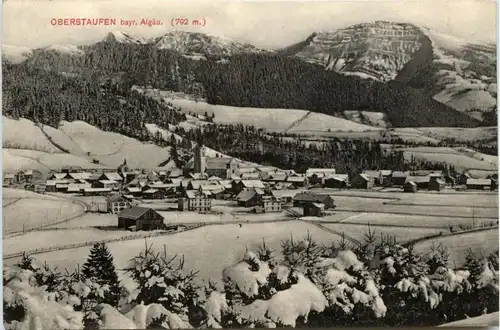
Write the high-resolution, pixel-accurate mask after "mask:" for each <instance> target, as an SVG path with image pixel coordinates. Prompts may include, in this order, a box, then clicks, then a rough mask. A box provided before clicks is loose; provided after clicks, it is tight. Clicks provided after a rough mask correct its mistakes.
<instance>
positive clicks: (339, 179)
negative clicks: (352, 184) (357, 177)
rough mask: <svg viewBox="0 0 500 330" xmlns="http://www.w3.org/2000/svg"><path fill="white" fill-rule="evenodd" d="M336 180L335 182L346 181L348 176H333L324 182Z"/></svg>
mask: <svg viewBox="0 0 500 330" xmlns="http://www.w3.org/2000/svg"><path fill="white" fill-rule="evenodd" d="M332 179H333V180H336V181H347V180H348V179H349V175H348V174H333V175H332V176H329V177H328V178H327V179H326V180H332Z"/></svg>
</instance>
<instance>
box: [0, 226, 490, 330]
mask: <svg viewBox="0 0 500 330" xmlns="http://www.w3.org/2000/svg"><path fill="white" fill-rule="evenodd" d="M449 258H450V252H449V251H448V249H447V248H446V247H444V246H443V245H438V246H435V245H432V246H431V248H430V252H429V253H419V252H416V250H415V248H414V246H413V245H412V244H411V243H410V244H402V243H400V242H398V240H397V239H396V238H395V237H392V236H390V235H385V234H383V233H382V234H378V233H376V232H375V230H372V229H371V228H370V227H368V230H367V232H365V237H364V239H362V240H361V241H360V242H358V243H351V242H349V241H348V240H346V238H345V236H342V237H341V239H340V240H338V241H336V242H332V244H331V245H322V244H319V243H318V242H317V241H315V240H314V239H313V237H312V236H311V235H310V234H307V235H306V236H305V237H303V238H299V239H297V238H294V237H293V236H290V238H288V239H285V240H283V241H282V242H281V250H280V251H276V250H273V249H271V248H270V247H269V246H268V245H267V244H266V242H265V241H263V242H262V243H261V244H260V245H259V246H258V247H257V248H256V249H255V250H253V251H247V252H246V253H245V255H244V256H242V259H241V261H239V262H237V263H236V264H234V265H232V266H229V267H228V268H226V269H224V270H223V271H222V278H221V279H219V280H218V281H217V279H210V280H208V283H207V282H204V283H203V282H202V281H200V279H199V277H198V272H197V271H193V270H188V269H186V268H185V266H184V257H180V258H179V257H178V256H177V255H169V253H168V251H167V249H166V247H164V249H163V251H162V252H160V251H156V249H153V247H152V246H151V245H148V244H147V243H146V248H145V250H143V251H142V252H140V253H139V254H138V255H137V256H135V257H133V258H132V259H131V260H130V262H129V264H128V265H127V266H126V267H125V271H126V273H127V274H128V276H129V277H130V278H131V279H132V281H133V282H134V289H133V290H132V291H131V290H130V288H125V286H124V283H123V282H121V281H120V277H119V276H118V274H117V271H116V267H115V261H114V259H113V255H112V254H111V253H110V252H109V249H108V247H107V245H106V244H102V243H99V244H96V245H94V246H93V247H92V249H91V250H90V253H89V256H88V258H87V260H86V262H85V263H84V265H83V267H82V268H81V269H79V268H78V269H76V270H75V271H74V272H73V273H70V272H68V271H66V274H64V273H62V272H60V271H58V270H57V268H52V267H50V266H49V265H47V264H44V265H42V266H41V267H40V266H39V265H37V264H36V263H35V262H34V260H33V258H32V257H30V256H28V255H24V256H23V257H22V259H21V260H20V261H19V262H18V263H17V264H16V265H15V266H14V267H9V268H8V269H6V271H5V272H4V277H3V280H4V295H3V306H4V311H3V313H4V314H3V315H4V322H5V324H6V326H7V329H10V328H12V326H14V327H15V324H16V323H21V324H26V322H28V323H29V322H30V317H31V316H35V317H38V322H40V323H42V322H43V323H42V325H43V326H51V327H50V328H53V329H63V328H64V325H62V324H64V323H61V320H64V319H65V320H71V319H72V318H73V319H72V320H71V321H72V322H73V324H74V326H73V327H72V328H80V329H81V328H83V329H99V328H102V327H103V322H104V321H105V319H106V316H105V315H104V312H103V310H104V309H105V308H106V309H107V310H108V311H109V309H110V308H111V309H114V310H115V313H114V314H113V318H115V319H116V318H117V317H118V318H119V317H121V318H122V320H121V321H123V319H125V320H127V319H128V318H129V319H128V320H129V321H128V322H129V323H130V320H134V321H136V322H139V321H140V317H139V318H138V315H141V314H138V313H139V311H141V310H142V311H143V312H146V311H148V318H146V319H145V320H147V321H146V324H144V325H143V326H145V327H147V328H159V327H160V328H161V327H165V324H167V326H169V328H172V327H174V328H187V327H194V328H235V327H237V328H243V327H270V326H271V327H276V326H278V327H284V326H288V327H289V326H294V327H336V326H340V327H352V326H436V325H439V324H443V323H447V322H453V321H456V320H460V319H464V318H466V317H475V316H479V315H482V314H485V313H493V312H496V311H498V309H499V306H498V267H499V266H498V265H499V263H498V250H496V251H495V252H493V253H491V254H489V255H483V254H481V255H478V254H476V253H475V252H473V251H472V250H471V249H469V250H468V251H467V252H466V258H465V263H464V265H463V266H462V267H460V268H458V269H457V268H450V266H449V263H450V260H449ZM231 275H233V276H231ZM257 276H258V278H257ZM26 279H29V280H26ZM23 280H24V281H23ZM242 280H244V281H246V282H242ZM16 281H17V282H16ZM19 281H20V282H19ZM26 286H30V288H29V289H26ZM294 288H295V289H296V290H295V291H293V290H292V289H294ZM287 291H288V292H287ZM40 294H42V295H41V296H40ZM283 294H285V296H286V297H287V299H288V300H287V302H283V301H281V300H280V299H281V298H280V296H281V295H283ZM27 295H28V296H29V297H30V300H29V301H30V303H26V302H27V301H28V300H26V296H27ZM290 300H292V304H296V305H293V308H289V309H284V308H277V309H276V304H281V305H282V304H284V303H288V302H290ZM44 301H45V305H43V307H41V308H42V310H40V308H37V307H35V306H36V305H37V303H43V302H44ZM54 305H55V306H56V307H57V306H58V307H59V308H54ZM273 305H274V309H273V310H272V313H265V311H266V310H271V309H272V306H273ZM281 305H280V306H279V307H282V306H281ZM150 306H153V307H154V308H153V310H155V311H156V312H155V313H152V314H149V309H147V308H148V307H150ZM258 306H260V308H258ZM49 307H50V308H51V310H50V311H51V312H49ZM263 308H264V312H262V315H261V312H260V311H261V310H262V309H263ZM70 311H76V312H78V313H80V314H81V315H82V318H79V317H78V316H77V314H75V313H73V314H70V315H68V313H69V312H70ZM129 311H130V313H132V314H130V313H129ZM297 311H301V312H297ZM304 312H305V314H304ZM59 313H60V314H63V315H64V316H65V317H66V318H62V315H60V314H59ZM118 320H119V319H116V321H117V322H118ZM172 321H173V322H174V323H172ZM120 324H124V323H121V322H120ZM272 325H274V326H272ZM139 327H140V326H139Z"/></svg>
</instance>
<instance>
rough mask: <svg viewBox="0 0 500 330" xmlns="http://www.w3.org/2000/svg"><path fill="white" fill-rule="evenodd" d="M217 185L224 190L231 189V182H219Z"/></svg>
mask: <svg viewBox="0 0 500 330" xmlns="http://www.w3.org/2000/svg"><path fill="white" fill-rule="evenodd" d="M219 184H220V185H221V186H223V187H224V188H226V189H231V187H232V185H231V180H221V181H219Z"/></svg>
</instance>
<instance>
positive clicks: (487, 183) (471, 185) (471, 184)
mask: <svg viewBox="0 0 500 330" xmlns="http://www.w3.org/2000/svg"><path fill="white" fill-rule="evenodd" d="M492 186H493V185H492V182H491V179H467V189H475V190H485V189H488V190H492ZM494 189H495V188H494V186H493V190H494Z"/></svg>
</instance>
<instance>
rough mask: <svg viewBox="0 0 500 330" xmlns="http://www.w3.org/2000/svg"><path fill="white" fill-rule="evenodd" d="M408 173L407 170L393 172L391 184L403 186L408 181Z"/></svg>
mask: <svg viewBox="0 0 500 330" xmlns="http://www.w3.org/2000/svg"><path fill="white" fill-rule="evenodd" d="M407 177H408V173H406V172H398V171H396V172H392V174H391V184H392V185H393V186H403V185H404V184H405V183H406V178H407Z"/></svg>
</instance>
